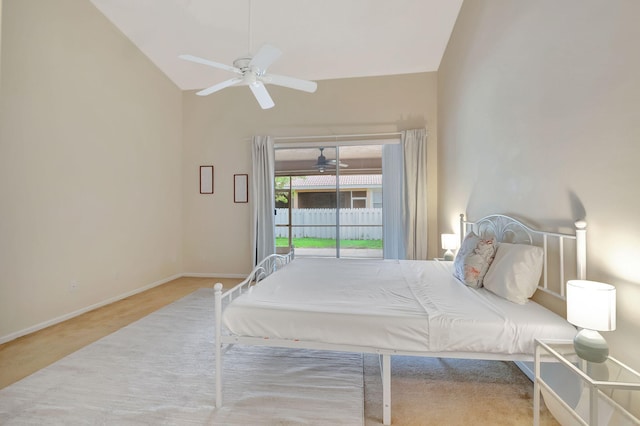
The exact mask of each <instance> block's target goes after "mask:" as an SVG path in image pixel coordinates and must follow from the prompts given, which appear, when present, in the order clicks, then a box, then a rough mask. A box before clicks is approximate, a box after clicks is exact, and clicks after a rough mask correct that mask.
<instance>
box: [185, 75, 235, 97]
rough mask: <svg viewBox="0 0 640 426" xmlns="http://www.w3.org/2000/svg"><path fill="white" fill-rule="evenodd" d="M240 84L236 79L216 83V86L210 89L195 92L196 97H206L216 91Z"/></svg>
mask: <svg viewBox="0 0 640 426" xmlns="http://www.w3.org/2000/svg"><path fill="white" fill-rule="evenodd" d="M240 82H242V79H241V78H239V77H237V78H232V79H231V80H225V81H223V82H222V83H218V84H214V85H213V86H211V87H207V88H206V89H202V90H201V91H199V92H197V93H196V95H198V96H207V95H210V94H212V93H213V92H217V91H218V90H222V89H224V88H226V87H229V86H233V85H234V84H237V83H240Z"/></svg>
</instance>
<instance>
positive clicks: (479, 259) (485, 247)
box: [453, 231, 496, 288]
mask: <svg viewBox="0 0 640 426" xmlns="http://www.w3.org/2000/svg"><path fill="white" fill-rule="evenodd" d="M495 254H496V248H495V241H494V240H493V239H485V238H480V237H479V236H477V235H476V234H475V233H474V232H473V231H472V232H469V233H468V234H467V235H466V236H465V237H464V240H463V241H462V244H461V246H460V250H458V254H457V255H456V258H455V259H454V261H453V276H454V277H456V278H458V279H459V280H460V281H462V282H463V283H465V284H466V285H468V286H469V287H473V288H480V287H482V279H483V278H484V276H485V274H486V273H487V270H488V269H489V265H490V264H491V261H492V260H493V256H494V255H495Z"/></svg>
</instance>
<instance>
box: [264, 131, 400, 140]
mask: <svg viewBox="0 0 640 426" xmlns="http://www.w3.org/2000/svg"><path fill="white" fill-rule="evenodd" d="M373 136H402V132H391V133H360V134H352V135H324V136H321V135H316V136H275V137H274V138H273V140H274V142H277V141H287V140H307V139H338V138H364V137H373Z"/></svg>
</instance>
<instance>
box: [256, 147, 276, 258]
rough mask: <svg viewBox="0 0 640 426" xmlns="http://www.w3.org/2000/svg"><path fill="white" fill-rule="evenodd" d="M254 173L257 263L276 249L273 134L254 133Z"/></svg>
mask: <svg viewBox="0 0 640 426" xmlns="http://www.w3.org/2000/svg"><path fill="white" fill-rule="evenodd" d="M251 160H252V164H253V173H252V179H251V199H252V203H251V205H252V207H253V209H252V215H251V223H252V232H251V237H252V240H253V250H252V256H253V265H254V266H255V265H256V264H257V263H258V262H260V261H261V260H262V259H264V258H265V257H267V256H269V255H270V254H273V253H275V252H276V242H275V214H274V212H275V208H276V206H275V197H274V190H273V181H274V178H275V154H274V150H273V137H271V136H254V137H253V143H252V146H251Z"/></svg>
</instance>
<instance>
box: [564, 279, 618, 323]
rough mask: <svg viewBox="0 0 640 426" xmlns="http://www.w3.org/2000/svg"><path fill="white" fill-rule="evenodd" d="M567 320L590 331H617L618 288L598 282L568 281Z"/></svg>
mask: <svg viewBox="0 0 640 426" xmlns="http://www.w3.org/2000/svg"><path fill="white" fill-rule="evenodd" d="M567 320H568V321H569V322H570V323H571V324H573V325H575V326H578V327H581V328H586V329H589V330H597V331H611V330H615V329H616V288H615V287H614V286H612V285H610V284H605V283H600V282H596V281H587V280H571V281H568V282H567Z"/></svg>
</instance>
